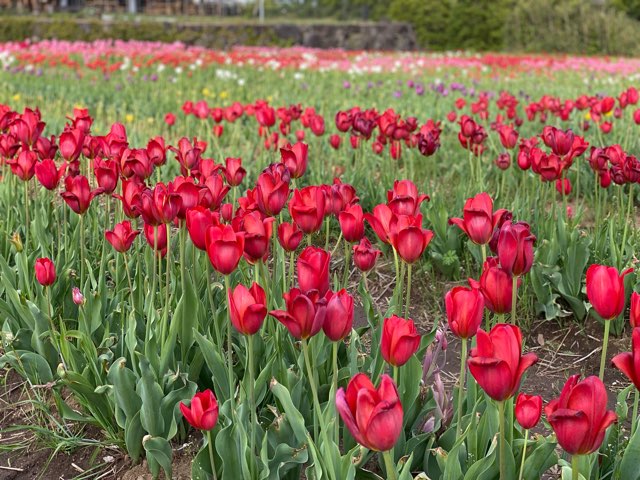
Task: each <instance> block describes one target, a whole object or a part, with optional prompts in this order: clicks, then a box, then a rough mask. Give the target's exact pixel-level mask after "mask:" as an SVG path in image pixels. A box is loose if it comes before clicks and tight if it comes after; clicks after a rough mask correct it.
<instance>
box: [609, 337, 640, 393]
mask: <svg viewBox="0 0 640 480" xmlns="http://www.w3.org/2000/svg"><path fill="white" fill-rule="evenodd" d="M611 363H612V364H613V365H614V366H615V367H616V368H617V369H618V370H620V371H621V372H622V373H624V374H625V375H626V377H627V378H628V379H629V380H631V383H633V384H634V385H635V387H636V388H637V389H638V390H640V327H636V328H634V329H633V333H632V334H631V351H630V352H623V353H619V354H618V355H616V356H615V357H613V359H612V360H611Z"/></svg>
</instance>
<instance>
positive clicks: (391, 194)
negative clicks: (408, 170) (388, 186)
mask: <svg viewBox="0 0 640 480" xmlns="http://www.w3.org/2000/svg"><path fill="white" fill-rule="evenodd" d="M425 200H426V201H429V195H425V194H420V193H418V187H416V185H415V184H414V183H413V182H412V181H411V180H396V181H395V182H393V189H392V190H388V191H387V205H389V208H390V209H391V211H392V212H393V213H395V214H396V215H418V214H419V213H420V205H421V204H422V202H424V201H425Z"/></svg>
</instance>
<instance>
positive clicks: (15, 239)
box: [10, 232, 24, 252]
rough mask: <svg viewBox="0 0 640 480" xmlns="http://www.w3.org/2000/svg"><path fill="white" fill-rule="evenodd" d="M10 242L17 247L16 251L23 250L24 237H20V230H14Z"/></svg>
mask: <svg viewBox="0 0 640 480" xmlns="http://www.w3.org/2000/svg"><path fill="white" fill-rule="evenodd" d="M10 242H11V244H12V245H13V247H14V248H15V249H16V252H21V251H22V250H23V249H24V245H22V238H20V234H19V233H18V232H13V234H12V235H11V240H10Z"/></svg>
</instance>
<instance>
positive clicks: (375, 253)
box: [353, 238, 382, 272]
mask: <svg viewBox="0 0 640 480" xmlns="http://www.w3.org/2000/svg"><path fill="white" fill-rule="evenodd" d="M380 255H382V252H381V251H380V250H378V249H377V248H373V247H372V246H371V242H370V241H369V239H367V238H362V239H361V240H360V243H359V244H358V245H354V246H353V263H354V264H355V266H356V267H358V269H359V270H360V271H361V272H368V271H369V270H371V269H372V268H373V267H374V266H375V264H376V260H378V257H379V256H380Z"/></svg>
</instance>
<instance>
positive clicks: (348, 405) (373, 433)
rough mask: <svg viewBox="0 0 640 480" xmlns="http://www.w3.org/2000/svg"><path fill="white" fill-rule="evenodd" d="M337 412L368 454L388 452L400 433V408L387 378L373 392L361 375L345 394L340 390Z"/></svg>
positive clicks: (356, 377)
mask: <svg viewBox="0 0 640 480" xmlns="http://www.w3.org/2000/svg"><path fill="white" fill-rule="evenodd" d="M336 409H337V410H338V412H339V413H340V417H342V421H343V422H344V424H345V425H346V426H347V428H348V429H349V432H351V435H352V436H353V438H354V439H355V440H356V442H358V443H359V444H360V445H362V446H363V447H365V448H368V449H369V450H374V451H379V452H386V451H388V450H391V449H392V448H393V446H394V445H395V444H396V442H397V441H398V438H399V437H400V434H401V433H402V422H403V411H402V404H401V403H400V397H399V396H398V389H397V388H396V385H395V383H393V380H392V379H391V377H389V376H387V375H384V374H383V375H382V376H381V377H380V386H379V387H378V388H377V389H376V388H375V387H374V386H373V383H371V380H369V377H367V376H366V375H365V374H364V373H358V374H356V375H355V376H354V377H353V378H352V379H351V381H349V385H347V391H346V392H345V391H344V389H343V388H340V389H339V390H338V392H337V393H336Z"/></svg>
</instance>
